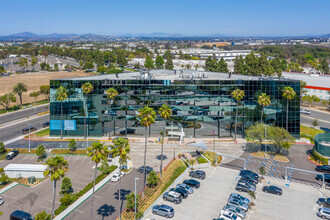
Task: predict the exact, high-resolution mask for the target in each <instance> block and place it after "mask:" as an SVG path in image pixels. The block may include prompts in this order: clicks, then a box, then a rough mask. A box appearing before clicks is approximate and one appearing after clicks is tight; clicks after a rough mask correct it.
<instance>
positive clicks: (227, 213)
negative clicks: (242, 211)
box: [219, 210, 242, 220]
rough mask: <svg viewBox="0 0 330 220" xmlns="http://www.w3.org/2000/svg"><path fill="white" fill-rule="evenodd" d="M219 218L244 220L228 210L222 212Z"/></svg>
mask: <svg viewBox="0 0 330 220" xmlns="http://www.w3.org/2000/svg"><path fill="white" fill-rule="evenodd" d="M219 218H220V219H224V220H242V219H241V218H240V217H238V216H237V215H235V213H233V212H231V211H227V210H222V211H221V213H220V215H219Z"/></svg>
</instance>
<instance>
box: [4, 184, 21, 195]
mask: <svg viewBox="0 0 330 220" xmlns="http://www.w3.org/2000/svg"><path fill="white" fill-rule="evenodd" d="M16 185H18V183H17V182H13V183H11V184H9V185H8V186H6V187H3V188H2V189H1V190H0V195H1V194H2V193H4V192H6V191H7V190H10V189H11V188H13V187H14V186H16Z"/></svg>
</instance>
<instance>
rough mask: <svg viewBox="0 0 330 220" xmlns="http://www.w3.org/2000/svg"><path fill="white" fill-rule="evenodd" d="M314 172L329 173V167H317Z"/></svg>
mask: <svg viewBox="0 0 330 220" xmlns="http://www.w3.org/2000/svg"><path fill="white" fill-rule="evenodd" d="M315 170H316V171H321V172H325V173H330V166H329V165H323V166H317V167H316V168H315Z"/></svg>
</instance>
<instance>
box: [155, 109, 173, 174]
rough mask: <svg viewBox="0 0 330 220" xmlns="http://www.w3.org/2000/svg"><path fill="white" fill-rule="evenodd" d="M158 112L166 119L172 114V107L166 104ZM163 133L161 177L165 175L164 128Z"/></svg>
mask: <svg viewBox="0 0 330 220" xmlns="http://www.w3.org/2000/svg"><path fill="white" fill-rule="evenodd" d="M158 113H159V114H160V116H161V117H162V118H164V119H165V120H167V119H168V118H169V117H170V116H171V115H172V109H171V108H170V107H169V106H168V105H166V104H164V105H163V106H162V107H161V108H160V109H159V111H158ZM165 127H166V121H165ZM161 135H162V137H163V138H162V149H161V154H160V155H161V159H160V178H162V175H163V147H164V136H165V135H166V130H165V128H164V132H161Z"/></svg>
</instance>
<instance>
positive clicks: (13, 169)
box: [4, 164, 47, 179]
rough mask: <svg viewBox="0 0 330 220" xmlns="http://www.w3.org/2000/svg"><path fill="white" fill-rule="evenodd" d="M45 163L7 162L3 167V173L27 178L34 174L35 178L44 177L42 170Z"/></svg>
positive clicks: (44, 167) (45, 166)
mask: <svg viewBox="0 0 330 220" xmlns="http://www.w3.org/2000/svg"><path fill="white" fill-rule="evenodd" d="M46 169H47V165H41V164H8V165H7V166H6V167H5V168H4V171H5V174H6V175H7V176H8V177H9V178H28V177H30V176H34V177H35V178H38V179H42V178H44V177H45V176H44V171H46Z"/></svg>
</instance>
